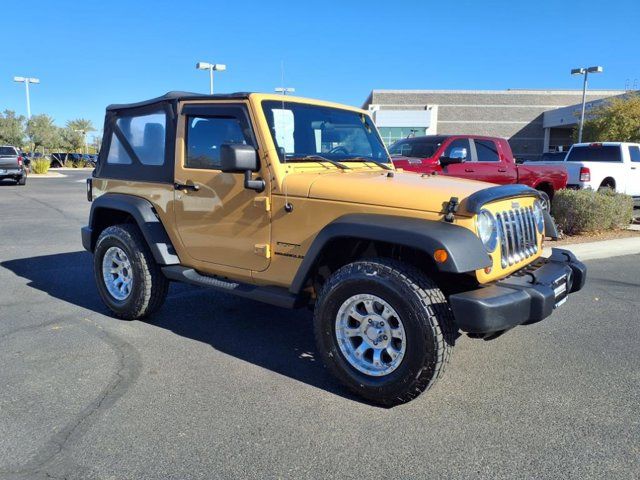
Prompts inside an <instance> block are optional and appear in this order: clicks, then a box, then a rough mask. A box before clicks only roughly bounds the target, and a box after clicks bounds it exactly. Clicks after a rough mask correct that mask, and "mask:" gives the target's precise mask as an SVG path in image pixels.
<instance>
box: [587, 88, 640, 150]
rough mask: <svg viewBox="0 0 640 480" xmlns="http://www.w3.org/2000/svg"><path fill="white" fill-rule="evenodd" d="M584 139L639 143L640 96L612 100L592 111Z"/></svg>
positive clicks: (633, 95) (588, 140)
mask: <svg viewBox="0 0 640 480" xmlns="http://www.w3.org/2000/svg"><path fill="white" fill-rule="evenodd" d="M583 138H584V139H585V140H584V141H587V142H606V141H610V142H639V141H640V94H632V95H629V96H627V97H625V98H612V99H610V100H606V101H605V102H602V104H601V105H600V106H598V107H596V108H594V109H593V110H591V112H590V113H589V119H588V120H587V121H585V122H584V131H583Z"/></svg>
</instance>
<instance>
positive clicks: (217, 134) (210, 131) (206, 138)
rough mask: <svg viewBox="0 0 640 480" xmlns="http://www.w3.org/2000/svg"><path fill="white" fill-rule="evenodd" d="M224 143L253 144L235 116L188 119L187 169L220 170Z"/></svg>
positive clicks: (193, 117)
mask: <svg viewBox="0 0 640 480" xmlns="http://www.w3.org/2000/svg"><path fill="white" fill-rule="evenodd" d="M223 143H241V144H244V145H251V144H253V142H252V140H251V137H250V135H248V132H246V131H245V130H244V129H243V128H242V123H241V121H240V119H239V118H237V117H234V116H219V117H215V116H212V117H209V116H207V117H204V116H202V117H199V116H188V117H187V152H186V160H185V165H184V166H185V167H186V168H204V169H212V170H217V169H219V168H220V146H221V145H222V144H223Z"/></svg>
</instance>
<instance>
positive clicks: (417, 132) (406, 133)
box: [378, 127, 427, 146]
mask: <svg viewBox="0 0 640 480" xmlns="http://www.w3.org/2000/svg"><path fill="white" fill-rule="evenodd" d="M378 130H380V136H381V137H382V141H383V142H384V144H385V145H386V146H389V145H391V144H392V143H394V142H397V141H398V140H402V139H403V138H411V137H421V136H423V135H426V134H427V129H426V128H425V127H378Z"/></svg>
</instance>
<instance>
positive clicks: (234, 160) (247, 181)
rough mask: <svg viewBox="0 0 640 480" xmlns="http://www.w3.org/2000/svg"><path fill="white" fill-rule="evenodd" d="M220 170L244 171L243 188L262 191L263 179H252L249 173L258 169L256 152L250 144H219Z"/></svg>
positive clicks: (227, 171) (230, 171)
mask: <svg viewBox="0 0 640 480" xmlns="http://www.w3.org/2000/svg"><path fill="white" fill-rule="evenodd" d="M220 164H221V170H222V171H223V172H225V173H244V188H249V189H251V190H255V191H256V192H262V191H263V190H264V187H265V184H264V180H262V179H260V178H259V179H257V180H253V179H252V178H251V174H252V173H253V172H256V171H258V169H259V164H258V152H257V151H256V149H255V148H254V147H252V146H251V145H244V144H242V143H223V144H222V145H220Z"/></svg>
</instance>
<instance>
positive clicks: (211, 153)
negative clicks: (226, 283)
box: [174, 101, 270, 271]
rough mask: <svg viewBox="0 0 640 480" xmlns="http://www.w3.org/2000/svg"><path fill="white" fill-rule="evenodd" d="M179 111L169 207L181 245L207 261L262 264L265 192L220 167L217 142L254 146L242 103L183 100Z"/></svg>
mask: <svg viewBox="0 0 640 480" xmlns="http://www.w3.org/2000/svg"><path fill="white" fill-rule="evenodd" d="M178 113H179V117H178V126H177V136H176V167H175V208H174V212H175V224H176V229H177V232H178V235H179V237H180V239H181V241H182V246H183V250H184V251H186V253H187V254H188V255H189V257H191V259H192V260H196V261H198V262H206V263H207V264H211V265H224V266H229V267H235V268H240V269H245V270H254V271H255V270H257V271H259V270H264V269H266V268H267V267H268V265H269V258H268V257H269V247H268V246H269V242H270V221H269V212H268V211H267V210H268V208H266V207H267V206H268V204H269V203H268V201H267V197H266V195H267V194H266V193H264V192H263V193H257V192H256V191H254V190H249V189H246V188H244V177H243V174H241V173H238V174H235V173H223V172H222V171H221V170H220V147H221V145H223V144H244V145H252V146H254V147H256V148H258V149H259V146H258V144H257V140H256V135H255V134H254V131H253V128H252V124H251V120H250V114H249V109H248V105H247V103H245V102H237V101H236V102H233V103H229V102H227V103H222V102H220V103H215V104H212V103H211V102H209V103H206V104H205V103H185V104H181V105H180V106H179V111H178ZM266 191H267V192H268V189H267V190H266ZM213 269H214V270H215V267H214V268H213Z"/></svg>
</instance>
